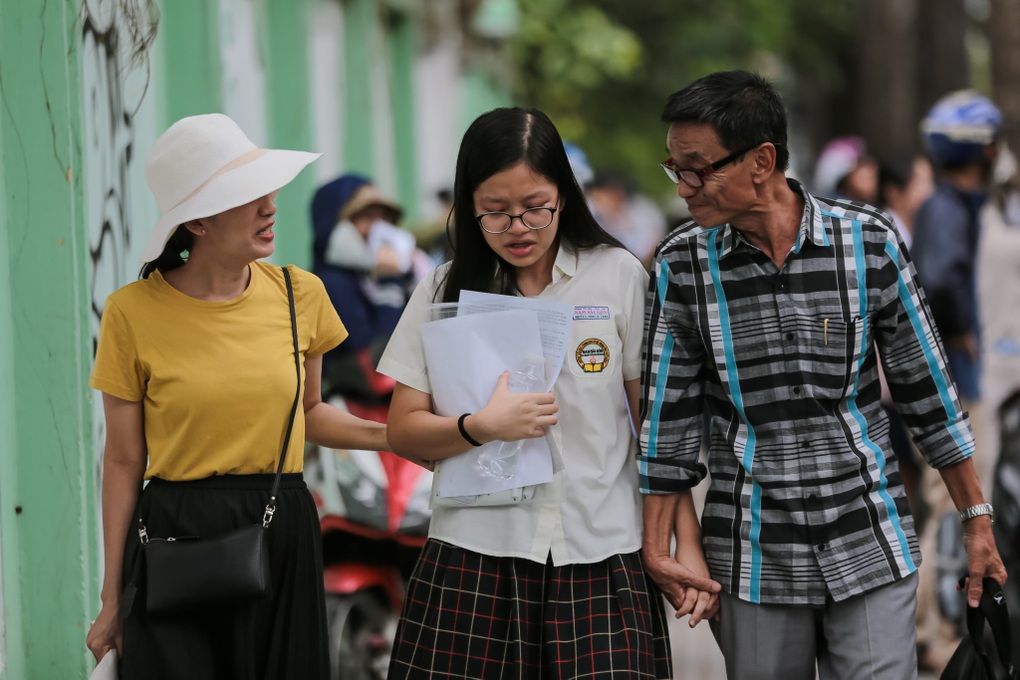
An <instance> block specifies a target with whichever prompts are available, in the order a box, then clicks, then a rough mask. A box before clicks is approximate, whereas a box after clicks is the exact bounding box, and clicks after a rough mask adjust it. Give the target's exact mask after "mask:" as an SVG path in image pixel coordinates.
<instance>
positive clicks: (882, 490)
mask: <svg viewBox="0 0 1020 680" xmlns="http://www.w3.org/2000/svg"><path fill="white" fill-rule="evenodd" d="M851 225H852V229H853V239H854V257H855V259H856V265H857V266H856V269H857V272H858V276H859V277H861V278H863V276H864V272H866V271H867V266H866V264H865V262H864V235H863V232H862V230H861V221H860V220H854V221H853V222H851ZM857 296H858V298H859V300H860V324H861V332H860V337H862V338H867V337H868V290H867V282H866V281H863V280H858V281H857ZM866 355H867V352H863V351H862V352H861V353H860V356H859V357H858V359H857V361H858V367H857V378H855V380H854V389H853V392H852V393H851V396H850V398H849V399H847V406H848V408H849V409H850V413H851V415H853V417H854V419H855V420H856V421H857V424H858V426H860V428H861V442H862V443H863V444H864V445H865V446H867V447H868V448H869V449H871V451H872V453H874V454H875V467H876V468H877V469H878V495H879V497H880V498H881V499H882V502H883V503H884V504H885V509H886V513H888V515H889V523H890V524H892V528H893V531H894V532H895V533H896V540H897V541H898V542H899V544H900V553H901V554H902V555H903V561H904V564H905V565H906V568H907V573H913V572H914V570H916V569H917V567H916V566H915V565H914V560H913V559H912V558H911V556H910V546H909V544H908V543H907V534H906V532H904V531H903V523H902V521H901V520H900V513H899V511H898V510H897V509H896V503H895V502H894V501H893V499H892V496H890V495H889V480H888V478H886V476H885V452H884V451H882V448H881V447H880V446H878V445H877V444H875V442H873V441H871V437H870V436H869V434H868V421H867V420H866V419H865V418H864V415H863V414H862V413H861V411H860V409H859V408H858V407H857V381H858V380H860V376H861V374H862V373H863V368H862V365H863V364H864V357H865V356H866Z"/></svg>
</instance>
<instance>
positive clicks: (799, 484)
mask: <svg viewBox="0 0 1020 680" xmlns="http://www.w3.org/2000/svg"><path fill="white" fill-rule="evenodd" d="M790 186H791V188H792V189H794V190H795V191H797V192H799V193H801V194H802V195H803V197H804V200H805V205H804V213H803V217H802V220H801V224H800V229H799V233H798V236H797V240H796V243H795V244H794V246H793V248H792V249H791V250H790V253H789V255H788V256H787V258H786V261H785V262H784V264H783V266H782V267H781V268H777V267H776V265H775V263H773V262H772V260H771V259H770V258H769V257H768V256H767V255H765V254H764V253H763V252H761V251H760V250H758V249H757V248H755V247H754V246H752V245H751V244H750V243H749V242H748V241H747V240H745V239H744V238H743V236H742V235H741V234H740V232H739V231H737V230H736V229H734V228H733V227H731V226H729V225H724V226H721V227H717V228H713V229H703V228H701V227H699V226H697V225H695V224H694V223H688V224H687V225H684V226H682V227H680V228H679V229H678V230H677V231H675V232H674V233H673V234H671V235H670V236H669V237H668V238H667V239H666V240H665V241H664V242H663V244H662V245H661V246H660V248H659V252H658V254H657V256H656V260H655V265H654V267H653V271H652V278H651V281H650V284H649V287H650V299H649V305H648V313H647V317H646V329H645V330H646V346H645V353H644V374H643V379H644V385H645V393H644V401H643V405H642V413H643V424H642V429H641V453H640V456H639V469H640V481H641V488H642V491H643V492H644V493H649V494H664V493H672V492H677V491H681V490H683V489H686V488H689V487H691V486H693V485H695V484H697V483H698V482H699V481H700V479H701V478H702V477H703V475H704V468H703V466H701V465H700V464H699V462H698V459H699V452H700V448H701V442H702V434H703V432H707V433H708V435H707V436H708V440H709V441H708V463H709V471H710V476H711V484H710V487H709V491H708V494H707V496H706V501H705V509H704V512H703V516H702V531H703V540H704V549H705V556H706V558H707V560H708V564H709V567H710V569H711V572H712V577H713V578H714V579H716V580H717V581H719V582H720V583H721V584H722V586H723V588H724V590H726V591H727V592H729V593H731V594H733V595H735V596H737V597H739V598H741V599H743V600H746V601H749V602H755V603H765V604H782V605H820V604H823V603H824V602H825V601H826V598H827V597H831V598H832V599H834V600H836V601H840V600H844V599H846V598H848V597H852V596H854V595H859V594H861V593H864V592H867V591H869V590H872V589H874V588H877V587H879V586H882V585H885V584H888V583H891V582H894V581H896V580H898V579H901V578H903V577H905V576H907V575H908V574H910V573H912V572H913V571H915V570H916V568H917V565H918V564H919V563H920V552H919V550H918V547H917V538H916V535H915V532H914V524H913V519H912V517H911V516H910V511H909V508H908V505H907V501H906V497H905V495H904V491H903V485H902V481H901V478H900V473H899V466H898V463H897V461H896V459H895V457H894V456H893V455H892V454H891V452H890V446H889V436H888V432H889V426H888V421H887V420H886V417H885V415H884V412H883V410H882V408H881V406H880V404H879V396H880V388H879V381H878V365H877V362H878V355H879V354H880V355H881V357H882V362H883V365H884V367H885V371H886V377H887V378H888V382H889V386H890V389H891V392H892V395H893V398H894V400H895V401H896V403H897V405H898V406H899V408H900V411H901V413H902V415H903V419H904V421H905V422H906V424H907V426H908V427H909V428H910V430H911V432H912V434H913V437H914V441H915V442H916V444H917V446H918V448H919V449H920V451H921V453H922V454H923V455H924V457H925V458H926V459H927V460H928V462H929V463H930V464H931V465H932V466H933V467H936V468H939V467H943V466H946V465H952V464H954V463H958V462H960V461H962V460H964V459H965V458H967V457H968V456H970V455H972V453H973V449H974V439H973V435H972V433H971V429H970V424H969V421H968V419H967V415H966V413H964V412H963V411H962V409H961V407H960V402H959V399H958V397H957V394H956V389H955V387H954V385H953V382H952V379H951V378H950V376H949V372H948V371H947V369H946V360H945V356H944V353H943V350H942V346H941V343H940V341H939V340H938V338H937V335H936V333H935V331H934V328H933V323H932V320H931V314H930V312H929V310H928V307H927V305H926V303H925V301H924V295H923V293H922V292H921V290H920V289H919V288H918V286H917V280H916V276H915V272H914V268H913V265H912V264H911V263H910V260H909V257H908V256H907V253H906V249H905V248H904V247H903V243H902V241H901V240H900V239H899V237H898V234H897V231H896V229H895V228H894V227H893V226H892V223H891V221H890V219H889V217H888V216H887V215H885V214H884V213H881V212H880V211H878V210H876V209H874V208H872V207H870V206H867V205H864V204H860V203H853V202H849V201H835V200H829V199H823V198H815V197H813V196H811V195H810V194H808V193H807V192H806V191H805V190H804V189H803V188H802V187H801V186H800V185H799V184H798V183H796V182H794V181H792V180H790ZM706 423H707V428H706V427H705V425H706Z"/></svg>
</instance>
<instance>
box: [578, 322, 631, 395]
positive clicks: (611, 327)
mask: <svg viewBox="0 0 1020 680" xmlns="http://www.w3.org/2000/svg"><path fill="white" fill-rule="evenodd" d="M563 362H564V363H565V364H567V367H568V369H569V370H570V373H571V375H573V376H575V377H579V378H585V379H588V380H593V381H594V380H604V379H606V378H609V377H610V376H612V375H615V374H616V373H617V372H619V371H620V370H621V369H620V366H621V364H622V362H623V356H622V352H621V343H620V336H619V335H618V334H617V331H616V324H615V323H614V322H613V320H612V319H599V320H597V321H574V322H573V324H572V325H571V331H570V345H569V346H568V347H567V355H566V357H565V358H564V360H563Z"/></svg>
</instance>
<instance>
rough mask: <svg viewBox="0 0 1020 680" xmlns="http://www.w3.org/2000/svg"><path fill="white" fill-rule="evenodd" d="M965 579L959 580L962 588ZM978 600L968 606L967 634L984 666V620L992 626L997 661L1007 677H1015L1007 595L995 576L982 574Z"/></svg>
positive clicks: (985, 659) (1008, 679)
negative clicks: (976, 602)
mask: <svg viewBox="0 0 1020 680" xmlns="http://www.w3.org/2000/svg"><path fill="white" fill-rule="evenodd" d="M964 582H965V581H964V578H961V579H960V585H961V587H962V586H963V585H964ZM981 586H982V592H981V601H980V602H979V603H978V606H977V607H974V608H971V607H967V633H968V634H969V635H970V639H971V642H973V643H974V646H975V647H976V648H977V650H978V653H979V654H980V655H981V657H983V658H982V660H983V661H985V664H986V666H987V658H986V657H987V655H986V654H985V651H984V645H983V642H984V637H985V621H987V622H988V624H989V626H990V627H991V629H992V638H993V639H994V640H995V647H996V650H997V651H998V652H999V662H1000V663H1001V664H1002V667H1003V668H1005V669H1006V680H1017V675H1016V668H1015V667H1014V665H1013V645H1012V641H1011V636H1010V627H1009V610H1008V609H1007V608H1006V596H1005V595H1004V594H1003V592H1002V586H1000V585H999V584H998V582H996V581H995V579H992V578H988V577H985V579H984V580H983V581H982V582H981Z"/></svg>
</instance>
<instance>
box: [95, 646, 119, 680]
mask: <svg viewBox="0 0 1020 680" xmlns="http://www.w3.org/2000/svg"><path fill="white" fill-rule="evenodd" d="M118 677H120V676H119V674H118V673H117V650H116V649H111V650H110V651H108V652H107V653H106V654H104V655H103V658H102V659H101V660H100V661H99V663H98V664H96V667H95V668H94V669H93V670H92V673H90V674H89V680H117V678H118Z"/></svg>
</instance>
